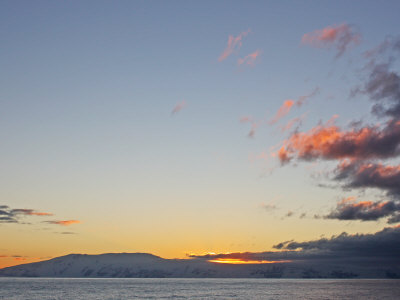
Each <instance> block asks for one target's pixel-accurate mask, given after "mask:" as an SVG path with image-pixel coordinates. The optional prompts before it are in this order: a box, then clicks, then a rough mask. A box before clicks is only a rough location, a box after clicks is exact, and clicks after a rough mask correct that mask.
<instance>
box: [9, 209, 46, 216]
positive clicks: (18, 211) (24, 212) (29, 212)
mask: <svg viewBox="0 0 400 300" xmlns="http://www.w3.org/2000/svg"><path fill="white" fill-rule="evenodd" d="M11 213H12V214H15V215H18V214H19V215H26V216H52V215H53V214H52V213H46V212H38V211H35V210H33V209H21V208H18V209H13V210H11Z"/></svg>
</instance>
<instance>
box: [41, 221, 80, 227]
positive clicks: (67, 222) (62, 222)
mask: <svg viewBox="0 0 400 300" xmlns="http://www.w3.org/2000/svg"><path fill="white" fill-rule="evenodd" d="M44 223H48V224H55V225H61V226H69V225H72V224H79V223H81V221H79V220H62V221H60V220H56V221H44Z"/></svg>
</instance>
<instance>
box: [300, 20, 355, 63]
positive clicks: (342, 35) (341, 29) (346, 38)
mask: <svg viewBox="0 0 400 300" xmlns="http://www.w3.org/2000/svg"><path fill="white" fill-rule="evenodd" d="M360 41H361V35H360V33H358V32H356V31H355V29H354V28H353V27H352V26H350V25H348V24H340V25H332V26H328V27H325V28H322V29H318V30H315V31H313V32H310V33H306V34H304V35H303V37H302V39H301V42H302V43H303V44H308V45H311V46H314V47H332V46H333V47H335V48H336V52H337V53H336V57H340V56H342V55H343V53H345V52H346V51H347V50H348V49H349V48H350V47H351V46H354V45H357V44H359V43H360Z"/></svg>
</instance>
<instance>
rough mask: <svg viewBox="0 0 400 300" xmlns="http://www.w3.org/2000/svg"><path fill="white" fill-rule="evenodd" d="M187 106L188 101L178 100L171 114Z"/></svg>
mask: <svg viewBox="0 0 400 300" xmlns="http://www.w3.org/2000/svg"><path fill="white" fill-rule="evenodd" d="M185 107H186V101H185V100H183V101H181V102H178V103H177V104H176V105H175V107H174V108H173V109H172V111H171V114H172V115H174V114H176V113H178V112H180V111H181V110H182V109H184V108H185Z"/></svg>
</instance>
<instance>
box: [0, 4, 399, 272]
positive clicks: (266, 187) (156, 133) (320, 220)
mask: <svg viewBox="0 0 400 300" xmlns="http://www.w3.org/2000/svg"><path fill="white" fill-rule="evenodd" d="M399 11H400V3H399V1H384V2H377V1H335V2H327V1H199V2H194V1H151V2H149V1H83V2H82V1H2V2H1V3H0V38H1V44H2V46H1V51H0V66H1V68H0V139H1V145H2V146H1V147H0V166H1V168H0V237H1V241H2V242H1V243H0V267H6V266H11V265H15V264H20V263H26V262H34V261H39V260H44V259H48V258H52V257H56V256H60V255H65V254H69V253H90V254H99V253H107V252H146V253H152V254H155V255H159V256H161V257H164V258H188V257H194V256H202V255H210V254H209V253H216V254H218V255H224V254H226V253H242V252H248V253H264V252H266V251H279V250H282V249H289V250H296V249H300V250H301V249H303V250H304V249H305V248H304V247H305V246H304V245H305V243H307V242H309V241H318V240H319V239H323V238H327V239H330V241H332V242H334V241H336V240H335V237H337V236H338V235H340V234H341V233H343V232H346V233H347V234H348V236H349V239H350V240H351V239H352V237H359V236H360V235H362V236H365V237H370V236H373V235H374V234H382V232H383V233H387V232H388V230H389V231H390V230H394V231H400V229H398V227H396V226H398V224H399V223H400V200H399V199H400V190H399V186H400V165H399V163H400V160H399V156H400V154H399V153H400V77H399V72H400V68H399V67H400V64H399V60H398V58H399V57H400V38H399V36H400V35H399V34H400V33H399V28H400V19H399V18H398V12H399ZM385 228H386V229H385ZM390 232H391V231H390ZM332 236H335V237H333V238H331V237H332ZM389 238H391V236H390V237H389ZM288 241H292V242H288ZM284 242H286V243H284ZM301 242H304V243H303V244H301ZM345 242H347V240H345ZM282 243H283V244H282ZM293 243H295V244H293ZM296 243H297V244H296ZM294 245H295V246H296V247H295V246H294Z"/></svg>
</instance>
